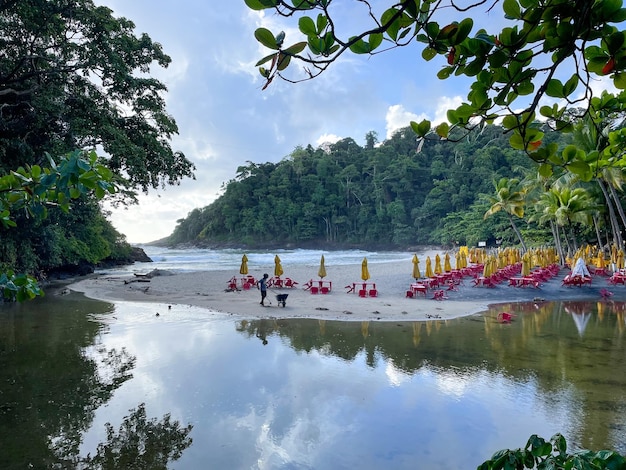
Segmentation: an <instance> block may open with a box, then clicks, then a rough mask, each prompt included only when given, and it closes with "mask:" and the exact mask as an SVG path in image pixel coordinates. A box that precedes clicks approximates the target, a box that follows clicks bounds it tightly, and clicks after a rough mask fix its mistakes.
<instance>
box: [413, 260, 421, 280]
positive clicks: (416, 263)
mask: <svg viewBox="0 0 626 470" xmlns="http://www.w3.org/2000/svg"><path fill="white" fill-rule="evenodd" d="M413 277H414V278H415V280H416V281H417V280H418V279H419V278H420V277H422V273H420V260H419V259H417V255H413Z"/></svg>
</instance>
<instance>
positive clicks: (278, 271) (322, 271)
mask: <svg viewBox="0 0 626 470" xmlns="http://www.w3.org/2000/svg"><path fill="white" fill-rule="evenodd" d="M325 263H326V262H325V260H324V255H322V257H321V258H320V267H319V269H318V271H317V275H318V276H319V277H320V278H321V279H324V278H325V277H326V264H325ZM283 273H284V271H283V266H282V264H281V260H280V257H279V256H278V255H276V256H275V257H274V276H276V277H280V276H282V275H283ZM239 274H243V275H247V274H248V257H247V256H246V255H245V254H244V255H243V256H242V257H241V266H240V267H239ZM369 278H370V273H369V270H368V268H367V258H363V262H362V263H361V279H363V280H364V281H367V280H368V279H369Z"/></svg>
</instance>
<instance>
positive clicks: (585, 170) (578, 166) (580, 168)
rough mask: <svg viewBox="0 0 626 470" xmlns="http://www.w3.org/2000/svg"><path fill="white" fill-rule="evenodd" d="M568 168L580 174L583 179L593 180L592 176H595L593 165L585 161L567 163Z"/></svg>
mask: <svg viewBox="0 0 626 470" xmlns="http://www.w3.org/2000/svg"><path fill="white" fill-rule="evenodd" d="M567 169H568V170H569V171H571V172H572V173H574V174H575V175H577V176H579V177H580V178H581V179H582V180H583V181H591V178H593V172H592V171H591V167H590V166H589V165H588V164H586V163H585V162H583V161H580V160H576V161H573V162H571V163H569V164H568V165H567Z"/></svg>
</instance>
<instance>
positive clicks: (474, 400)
mask: <svg viewBox="0 0 626 470" xmlns="http://www.w3.org/2000/svg"><path fill="white" fill-rule="evenodd" d="M155 308H156V307H155V304H141V305H135V304H122V305H121V306H119V307H118V309H117V310H116V313H115V315H116V316H117V317H118V320H117V321H116V322H114V323H113V324H111V328H110V331H109V333H107V334H105V335H103V337H102V339H103V342H104V343H105V345H106V347H107V348H111V347H122V346H125V347H127V349H128V351H129V352H130V353H131V354H134V355H137V367H136V368H135V369H134V370H133V374H134V379H133V380H131V381H129V382H127V383H125V384H124V385H123V386H122V387H121V388H120V389H119V390H118V391H117V392H116V394H115V397H114V399H113V400H112V401H111V402H110V403H109V404H108V405H107V407H103V408H102V409H100V410H98V413H97V417H96V418H97V419H96V420H94V427H95V428H94V429H95V431H94V432H93V435H92V437H91V438H89V437H88V438H87V440H86V442H91V444H90V445H92V446H93V445H94V444H93V442H98V440H102V434H103V433H102V432H101V431H100V430H102V429H103V424H104V422H106V421H111V422H112V423H113V425H114V426H117V425H118V423H119V422H121V420H122V418H123V416H125V415H126V414H128V409H129V408H132V407H136V406H137V404H138V403H140V402H142V401H146V403H147V406H146V409H147V411H148V416H158V417H160V416H162V415H163V414H164V413H171V414H172V417H173V419H178V420H180V421H181V422H182V423H183V424H187V423H189V422H191V423H192V424H193V425H194V429H193V431H192V434H191V437H192V438H193V440H194V444H193V446H192V447H191V448H190V449H188V450H187V451H186V452H185V454H184V455H183V458H182V459H181V461H180V462H179V463H178V464H177V465H176V467H177V468H181V469H186V468H190V469H193V468H209V467H212V468H257V469H263V470H264V469H272V468H300V469H309V468H310V469H327V468H333V469H334V468H360V469H363V470H367V469H380V468H394V469H398V470H402V469H409V468H410V469H414V468H428V469H440V468H441V469H444V468H445V469H465V468H469V467H472V466H474V467H475V466H476V465H478V464H479V463H480V462H482V461H483V460H485V459H486V458H488V457H489V456H490V455H491V454H492V453H493V452H494V451H495V450H497V449H500V448H505V447H519V446H520V445H523V444H524V442H520V440H519V437H518V436H519V435H524V436H525V437H527V436H529V435H530V434H533V433H539V434H540V435H544V436H547V437H549V436H551V435H552V434H553V433H554V432H556V431H561V430H562V429H563V425H565V424H566V422H567V420H568V419H570V418H571V417H572V413H571V410H570V408H569V407H568V400H567V397H561V398H560V399H559V400H556V401H555V402H551V400H549V399H547V398H546V397H545V395H542V393H544V392H542V391H541V390H540V389H539V386H538V384H537V383H535V382H534V381H533V379H532V377H530V378H528V380H526V381H525V382H520V381H519V380H515V379H513V378H511V377H507V376H506V375H504V374H503V373H497V372H490V371H486V370H484V369H481V368H478V367H477V368H475V369H463V368H458V369H451V368H445V367H430V366H425V367H422V368H420V369H418V370H417V371H416V372H415V373H414V374H408V373H406V372H403V371H400V370H399V369H398V368H397V367H396V366H395V365H394V364H393V362H391V361H390V360H387V359H385V358H383V357H382V356H380V355H377V356H376V358H375V361H374V364H375V366H373V367H372V366H370V365H368V357H367V354H366V353H365V352H361V353H359V354H357V356H356V357H354V359H352V360H345V359H341V358H338V357H336V356H333V355H330V354H329V353H328V351H326V352H323V351H317V350H315V349H313V350H311V351H310V352H304V351H295V350H294V349H293V348H292V347H291V345H290V341H289V339H288V338H287V337H278V336H276V335H270V336H268V338H267V339H268V344H267V345H265V346H264V345H263V344H262V342H261V341H259V339H258V338H256V337H254V336H251V337H247V336H246V334H242V333H238V332H236V331H235V327H236V325H235V323H234V322H233V321H232V319H223V318H221V317H207V314H206V313H203V314H200V313H197V312H196V311H195V310H194V309H192V308H190V309H187V310H184V309H183V308H179V307H176V306H175V307H173V309H172V312H171V313H165V314H163V315H161V317H159V318H155V317H154V310H155ZM179 309H180V311H179ZM170 315H171V316H172V318H174V316H176V317H175V318H176V320H172V319H171V318H170ZM213 319H215V320H214V321H213ZM550 403H552V405H553V406H550ZM503 416H506V417H507V419H502V417H503ZM512 423H514V426H515V432H512V431H511V426H512ZM94 436H97V437H98V438H99V439H98V440H94V439H95V438H94ZM87 449H89V450H91V447H89V445H87ZM450 449H454V452H450ZM416 462H419V463H420V465H416ZM468 462H469V463H470V464H468Z"/></svg>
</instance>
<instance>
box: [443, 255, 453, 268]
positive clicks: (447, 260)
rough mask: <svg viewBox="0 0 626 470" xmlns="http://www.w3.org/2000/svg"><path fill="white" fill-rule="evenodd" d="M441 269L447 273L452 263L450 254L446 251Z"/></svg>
mask: <svg viewBox="0 0 626 470" xmlns="http://www.w3.org/2000/svg"><path fill="white" fill-rule="evenodd" d="M443 270H444V271H445V272H447V273H449V272H450V271H452V265H451V264H450V254H449V253H446V257H445V258H444V259H443Z"/></svg>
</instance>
